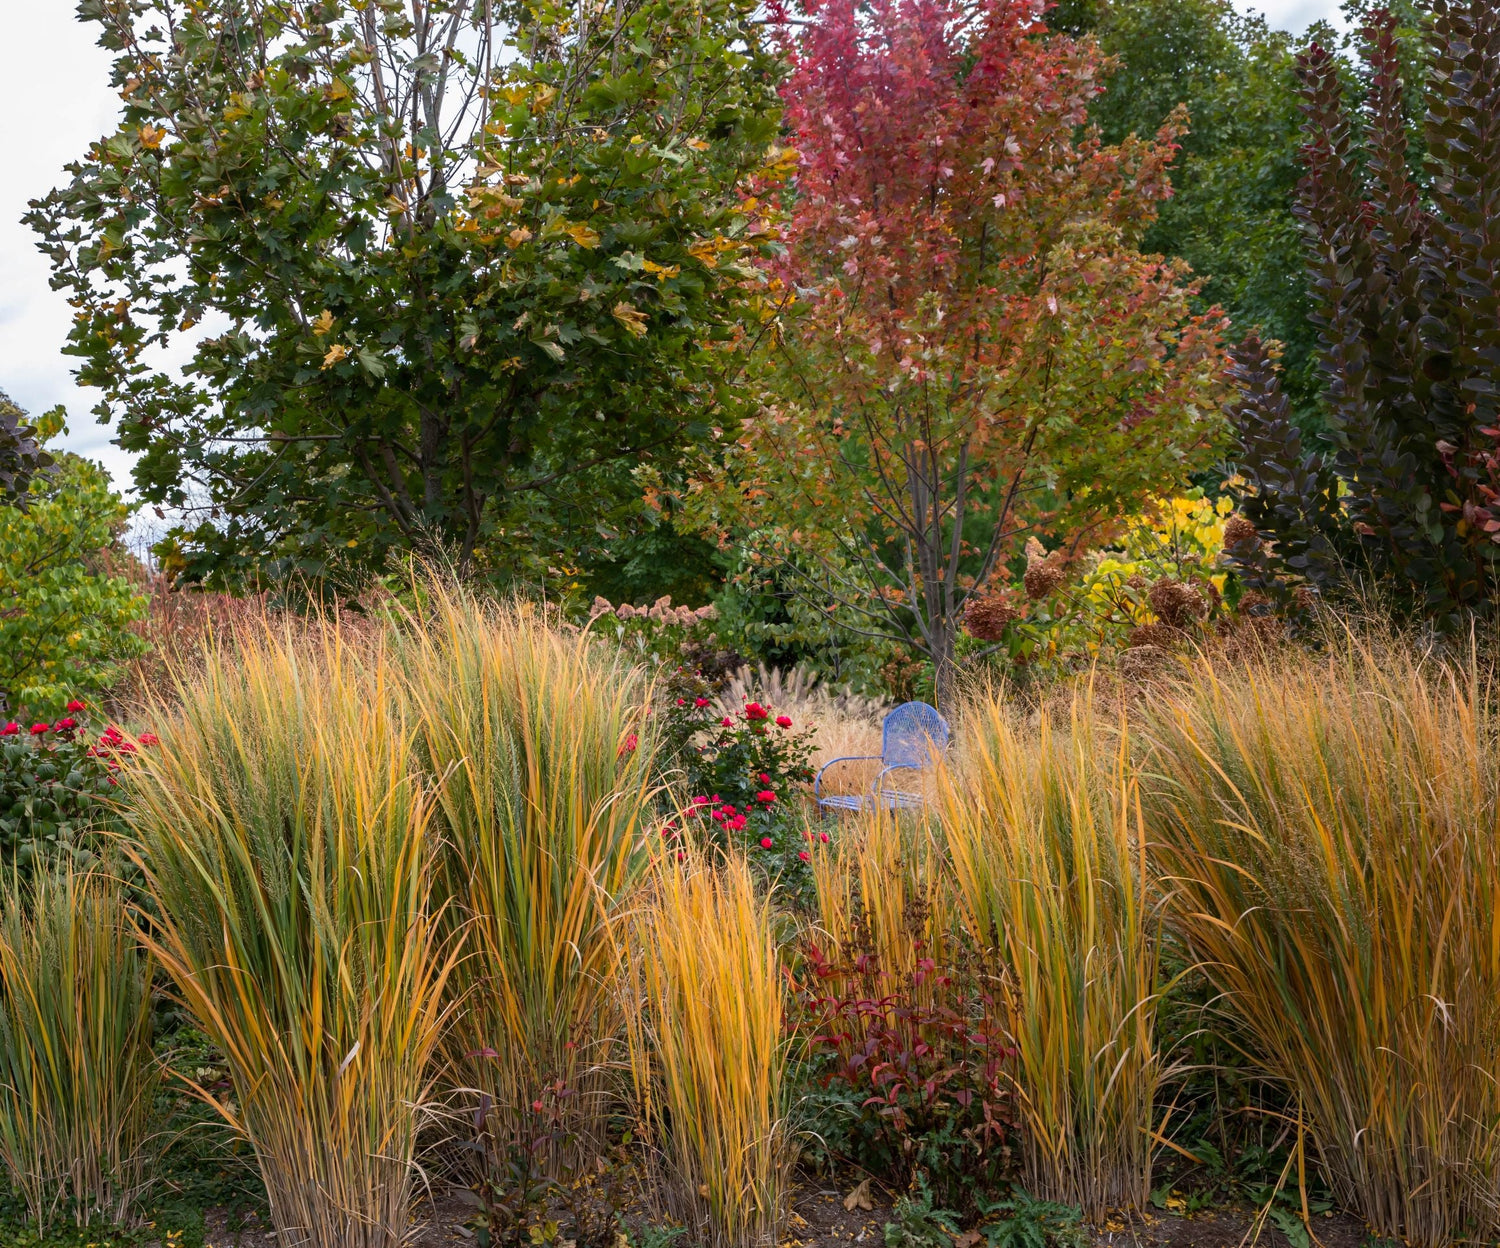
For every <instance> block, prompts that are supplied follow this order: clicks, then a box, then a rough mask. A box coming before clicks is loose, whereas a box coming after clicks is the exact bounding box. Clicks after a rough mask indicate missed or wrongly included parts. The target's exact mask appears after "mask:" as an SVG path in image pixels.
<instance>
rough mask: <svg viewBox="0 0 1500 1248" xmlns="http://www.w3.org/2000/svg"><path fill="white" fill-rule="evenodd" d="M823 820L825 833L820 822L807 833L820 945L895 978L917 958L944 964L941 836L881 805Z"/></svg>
mask: <svg viewBox="0 0 1500 1248" xmlns="http://www.w3.org/2000/svg"><path fill="white" fill-rule="evenodd" d="M827 826H829V827H833V829H834V833H833V835H832V836H830V834H829V832H828V831H827V830H826V828H825V825H823V824H822V823H819V824H815V825H812V827H811V828H810V829H809V831H810V835H809V836H808V843H809V844H810V845H811V850H810V853H811V856H812V864H811V865H812V880H813V892H814V896H815V898H816V902H817V916H818V929H819V930H818V933H817V939H818V942H819V944H820V945H821V947H822V951H823V952H824V953H825V954H826V955H827V956H829V957H832V958H842V959H843V960H846V961H847V960H849V959H851V958H855V957H858V956H860V955H865V956H866V957H868V958H870V959H872V960H873V961H874V962H875V963H876V965H877V966H878V967H879V969H880V970H881V971H883V972H885V973H886V974H888V975H891V976H896V977H899V978H902V979H910V977H911V976H912V975H913V974H914V973H915V972H916V970H917V964H918V962H920V961H921V960H923V959H929V960H931V961H932V962H934V963H935V964H937V965H938V966H947V965H948V964H949V961H950V959H951V957H952V955H953V953H954V949H953V945H954V941H953V939H952V937H953V935H954V934H955V931H956V921H955V919H956V916H955V905H954V895H953V883H952V879H951V877H950V875H949V873H948V871H947V868H946V865H945V861H944V848H943V844H942V839H941V836H940V835H938V834H936V833H935V831H934V829H933V828H932V827H931V825H930V824H929V823H928V822H926V821H923V820H917V819H913V818H910V817H909V816H905V815H902V814H900V813H897V812H894V811H887V810H875V811H871V812H868V813H867V814H865V815H863V816H861V817H860V818H858V819H850V820H844V821H843V822H842V823H841V824H835V825H827ZM929 1004H930V1003H929Z"/></svg>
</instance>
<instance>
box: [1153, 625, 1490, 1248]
mask: <svg viewBox="0 0 1500 1248" xmlns="http://www.w3.org/2000/svg"><path fill="white" fill-rule="evenodd" d="M1145 735H1146V737H1147V739H1148V740H1149V743H1150V747H1151V753H1150V756H1149V759H1148V760H1147V761H1146V763H1145V771H1146V774H1147V775H1148V776H1149V777H1150V778H1151V780H1150V786H1149V791H1148V802H1147V809H1148V812H1149V821H1150V829H1151V834H1152V837H1153V839H1154V842H1155V853H1156V854H1157V856H1158V858H1159V860H1160V862H1161V864H1162V868H1163V870H1164V871H1165V872H1166V873H1167V874H1168V875H1169V876H1170V877H1171V883H1172V890H1173V897H1174V904H1173V911H1172V912H1173V916H1174V917H1173V922H1174V924H1175V926H1176V927H1177V929H1178V931H1179V932H1180V934H1181V936H1182V938H1183V940H1184V941H1185V942H1186V943H1187V944H1188V945H1189V947H1190V948H1191V949H1192V951H1193V953H1194V954H1195V955H1196V956H1197V957H1198V958H1199V959H1201V961H1202V963H1203V966H1204V967H1205V969H1206V971H1207V973H1208V974H1209V975H1210V976H1211V977H1212V979H1213V980H1214V982H1215V984H1216V985H1217V987H1218V988H1219V989H1220V990H1221V991H1222V992H1223V993H1224V994H1225V998H1224V999H1225V1004H1226V1007H1227V1008H1228V1009H1230V1010H1232V1011H1233V1012H1234V1014H1236V1015H1237V1016H1238V1018H1239V1019H1240V1020H1241V1021H1242V1023H1243V1024H1244V1025H1245V1027H1246V1028H1247V1029H1248V1031H1249V1033H1250V1035H1252V1036H1253V1037H1254V1041H1255V1045H1254V1047H1255V1053H1256V1056H1257V1057H1258V1059H1259V1060H1261V1061H1262V1062H1263V1063H1264V1064H1265V1066H1266V1069H1267V1071H1268V1072H1269V1073H1270V1074H1271V1075H1272V1076H1273V1077H1275V1078H1277V1079H1278V1080H1280V1081H1281V1082H1282V1083H1284V1085H1285V1086H1286V1087H1287V1088H1288V1089H1289V1091H1290V1092H1292V1093H1293V1095H1294V1096H1295V1097H1296V1099H1297V1102H1298V1103H1299V1104H1300V1106H1301V1108H1302V1112H1303V1114H1304V1115H1305V1118H1306V1123H1307V1126H1308V1128H1309V1130H1310V1131H1311V1133H1312V1136H1313V1138H1314V1139H1315V1141H1316V1142H1317V1145H1318V1147H1319V1150H1320V1152H1321V1154H1322V1159H1323V1163H1324V1166H1325V1168H1326V1170H1327V1171H1328V1173H1329V1175H1330V1177H1331V1178H1332V1180H1333V1183H1334V1187H1335V1191H1336V1193H1337V1195H1338V1196H1339V1198H1340V1200H1341V1201H1342V1202H1343V1203H1345V1204H1347V1205H1349V1206H1351V1207H1353V1208H1356V1209H1358V1210H1359V1211H1360V1212H1361V1213H1362V1214H1363V1215H1364V1217H1365V1218H1367V1219H1368V1220H1369V1222H1370V1224H1371V1225H1372V1227H1373V1228H1374V1229H1375V1230H1376V1232H1377V1233H1378V1234H1379V1235H1381V1236H1383V1237H1388V1238H1392V1239H1395V1238H1402V1239H1404V1240H1405V1241H1406V1242H1408V1243H1411V1244H1416V1245H1423V1246H1425V1248H1438V1246H1439V1245H1443V1244H1449V1243H1452V1242H1454V1241H1455V1240H1459V1239H1473V1240H1479V1241H1487V1240H1491V1239H1493V1238H1495V1235H1496V1233H1497V1231H1500V1221H1497V1213H1500V1209H1497V1201H1496V1172H1497V1153H1496V1150H1497V1127H1500V1090H1497V1084H1496V1075H1497V1072H1500V747H1497V743H1500V722H1497V718H1496V711H1495V689H1494V686H1493V684H1492V682H1491V679H1490V676H1489V674H1488V673H1487V672H1485V671H1482V670H1481V669H1480V668H1479V666H1478V665H1477V663H1475V662H1472V661H1470V662H1467V663H1464V662H1455V663H1438V662H1434V661H1423V660H1421V659H1420V658H1418V657H1416V656H1414V655H1413V654H1412V653H1411V652H1410V651H1408V650H1405V649H1402V648H1400V647H1390V646H1384V647H1378V648H1377V647H1364V646H1360V645H1350V644H1349V643H1348V642H1347V640H1346V641H1345V642H1344V644H1343V645H1341V646H1340V647H1338V648H1337V649H1335V650H1334V651H1333V652H1331V653H1330V654H1329V655H1328V656H1327V657H1326V658H1324V659H1321V660H1320V659H1317V658H1310V657H1298V656H1291V657H1283V658H1279V659H1273V660H1271V661H1268V662H1262V663H1257V664H1253V665H1249V666H1243V667H1240V668H1238V669H1232V668H1231V669H1227V670H1226V669H1219V670H1214V669H1210V668H1209V667H1207V666H1205V665H1200V666H1198V667H1197V668H1196V669H1194V670H1193V671H1192V673H1191V676H1190V678H1189V679H1187V680H1184V681H1181V682H1179V683H1177V684H1175V685H1173V686H1171V687H1168V688H1165V689H1161V690H1158V692H1157V694H1156V696H1155V700H1154V703H1153V705H1152V706H1151V708H1150V715H1149V719H1148V722H1147V726H1146V731H1145Z"/></svg>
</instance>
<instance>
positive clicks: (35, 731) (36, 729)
mask: <svg viewBox="0 0 1500 1248" xmlns="http://www.w3.org/2000/svg"><path fill="white" fill-rule="evenodd" d="M50 731H51V727H50V726H49V725H47V724H32V725H31V735H32V736H33V737H39V736H41V735H42V733H44V732H50Z"/></svg>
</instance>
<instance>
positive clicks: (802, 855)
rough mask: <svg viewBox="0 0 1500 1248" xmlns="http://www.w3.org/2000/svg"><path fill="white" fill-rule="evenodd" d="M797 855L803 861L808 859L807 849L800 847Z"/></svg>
mask: <svg viewBox="0 0 1500 1248" xmlns="http://www.w3.org/2000/svg"><path fill="white" fill-rule="evenodd" d="M797 857H798V858H800V859H802V861H803V862H806V861H807V850H805V849H799V850H798V851H797Z"/></svg>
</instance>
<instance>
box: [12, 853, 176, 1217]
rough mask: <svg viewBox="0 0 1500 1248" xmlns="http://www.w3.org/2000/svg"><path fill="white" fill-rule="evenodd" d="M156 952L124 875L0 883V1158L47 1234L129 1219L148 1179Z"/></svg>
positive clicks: (45, 874)
mask: <svg viewBox="0 0 1500 1248" xmlns="http://www.w3.org/2000/svg"><path fill="white" fill-rule="evenodd" d="M151 1039H152V1011H151V963H150V959H149V957H148V956H147V955H146V954H145V953H144V952H143V951H142V949H141V947H140V945H139V943H138V942H137V940H136V936H135V930H134V927H133V925H132V923H131V922H130V917H129V915H128V913H127V910H126V905H125V902H124V899H123V897H122V895H121V887H120V885H119V883H118V882H117V881H115V880H113V879H110V878H108V877H107V876H105V875H103V874H101V873H85V872H81V871H78V870H76V869H75V868H73V867H71V866H69V865H67V864H66V862H64V863H63V864H62V865H61V866H59V867H58V868H57V870H56V871H55V872H54V871H42V872H38V873H37V875H36V876H35V878H34V880H33V881H31V882H29V883H22V882H20V881H17V880H15V879H14V878H13V879H12V880H10V881H9V883H8V884H7V885H6V887H5V888H4V890H3V892H0V1160H3V1161H4V1164H5V1169H6V1172H7V1174H8V1176H9V1178H10V1181H11V1184H12V1186H13V1187H14V1188H15V1189H16V1191H17V1192H19V1193H20V1194H21V1195H22V1196H23V1197H24V1198H25V1201H26V1209H27V1213H28V1214H29V1215H30V1216H31V1217H32V1218H33V1219H34V1220H35V1221H36V1222H37V1223H38V1225H39V1227H40V1229H41V1231H42V1233H43V1235H45V1234H46V1230H47V1226H48V1224H49V1223H50V1222H51V1221H53V1220H54V1219H55V1218H56V1216H57V1215H58V1213H59V1211H60V1210H63V1209H67V1208H68V1207H69V1206H71V1212H72V1213H73V1216H74V1218H75V1220H76V1221H77V1222H78V1224H79V1225H80V1226H82V1225H86V1224H87V1223H88V1222H89V1221H90V1220H92V1219H94V1218H99V1219H102V1220H107V1221H110V1222H115V1223H125V1224H129V1223H130V1222H131V1221H132V1219H133V1218H134V1217H135V1215H136V1213H137V1212H138V1209H137V1205H138V1202H139V1199H140V1197H141V1196H142V1195H143V1194H144V1193H145V1192H146V1191H147V1190H148V1189H149V1187H150V1185H151V1162H152V1161H153V1160H154V1157H153V1156H152V1155H151V1151H150V1148H149V1144H150V1135H151V1128H152V1126H153V1121H152V1112H153V1105H152V1102H153V1100H154V1098H155V1096H156V1091H157V1088H158V1087H159V1086H160V1083H161V1069H160V1066H159V1064H158V1063H157V1060H156V1057H155V1055H154V1054H153V1053H152V1050H151Z"/></svg>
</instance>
